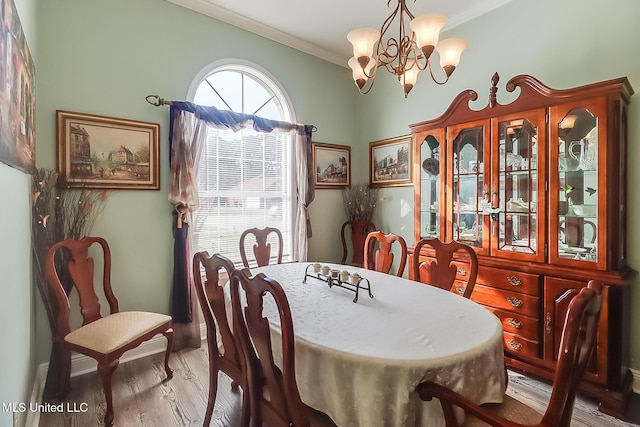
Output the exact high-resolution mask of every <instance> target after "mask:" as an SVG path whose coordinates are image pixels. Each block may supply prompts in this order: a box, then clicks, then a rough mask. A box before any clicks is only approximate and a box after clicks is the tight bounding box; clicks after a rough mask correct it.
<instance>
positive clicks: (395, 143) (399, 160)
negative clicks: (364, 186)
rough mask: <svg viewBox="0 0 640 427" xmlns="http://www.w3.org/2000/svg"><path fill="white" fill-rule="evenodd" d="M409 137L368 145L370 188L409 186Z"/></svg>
mask: <svg viewBox="0 0 640 427" xmlns="http://www.w3.org/2000/svg"><path fill="white" fill-rule="evenodd" d="M411 141H412V138H411V135H406V136H400V137H396V138H390V139H385V140H382V141H374V142H370V143H369V184H370V185H371V186H372V187H399V186H407V185H411V184H412V181H411V165H412V159H411V157H412V153H413V150H412V149H411Z"/></svg>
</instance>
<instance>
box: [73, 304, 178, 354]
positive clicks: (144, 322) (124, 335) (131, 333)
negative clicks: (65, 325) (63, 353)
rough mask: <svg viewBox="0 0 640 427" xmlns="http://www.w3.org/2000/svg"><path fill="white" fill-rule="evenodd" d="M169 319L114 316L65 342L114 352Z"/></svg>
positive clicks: (137, 314) (154, 315)
mask: <svg viewBox="0 0 640 427" xmlns="http://www.w3.org/2000/svg"><path fill="white" fill-rule="evenodd" d="M168 320H171V317H170V316H167V315H165V314H159V313H146V312H142V311H125V312H121V313H115V314H112V315H109V316H106V317H103V318H101V319H98V320H96V321H94V322H91V323H89V324H88V325H85V326H82V327H80V328H78V329H76V330H74V331H72V332H70V333H69V334H68V335H67V336H66V337H64V340H65V341H66V342H68V343H71V344H75V345H79V346H82V347H85V348H89V349H91V350H94V351H97V352H100V353H103V354H106V353H111V352H112V351H114V350H115V349H117V348H120V347H122V346H124V345H126V344H128V343H130V342H131V341H134V340H135V339H137V338H139V337H141V336H142V335H144V334H146V333H148V332H150V331H152V330H153V329H155V328H157V327H158V326H160V325H162V324H163V323H165V322H166V321H168Z"/></svg>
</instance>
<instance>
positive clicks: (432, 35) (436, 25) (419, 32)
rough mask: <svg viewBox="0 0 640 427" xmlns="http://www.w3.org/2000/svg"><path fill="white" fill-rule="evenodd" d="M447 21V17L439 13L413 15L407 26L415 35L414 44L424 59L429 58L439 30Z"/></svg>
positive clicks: (438, 36) (436, 42)
mask: <svg viewBox="0 0 640 427" xmlns="http://www.w3.org/2000/svg"><path fill="white" fill-rule="evenodd" d="M446 23H447V17H446V16H444V15H441V14H439V13H430V14H427V15H420V16H417V17H415V18H414V19H413V20H412V21H411V23H410V24H409V27H410V28H411V30H412V31H413V33H414V34H415V37H416V44H417V45H418V48H420V50H421V51H422V54H423V55H424V56H425V59H429V56H431V53H432V52H433V49H434V48H435V46H436V45H437V44H438V39H439V38H440V30H442V27H444V25H445V24H446Z"/></svg>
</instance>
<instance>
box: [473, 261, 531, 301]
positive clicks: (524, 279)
mask: <svg viewBox="0 0 640 427" xmlns="http://www.w3.org/2000/svg"><path fill="white" fill-rule="evenodd" d="M476 283H479V284H482V285H488V286H492V287H494V288H500V289H506V290H509V291H513V292H521V293H523V294H527V295H533V296H538V294H539V292H540V291H539V289H540V276H539V275H537V274H530V273H522V272H520V271H513V270H503V269H501V268H493V267H480V268H479V269H478V278H477V279H476Z"/></svg>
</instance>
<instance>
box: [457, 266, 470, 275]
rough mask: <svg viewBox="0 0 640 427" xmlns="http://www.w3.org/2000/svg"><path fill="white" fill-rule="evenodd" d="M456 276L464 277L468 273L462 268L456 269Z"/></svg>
mask: <svg viewBox="0 0 640 427" xmlns="http://www.w3.org/2000/svg"><path fill="white" fill-rule="evenodd" d="M456 272H457V273H458V276H466V275H467V274H468V273H469V272H468V271H467V270H466V269H465V268H464V267H458V269H457V270H456Z"/></svg>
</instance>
